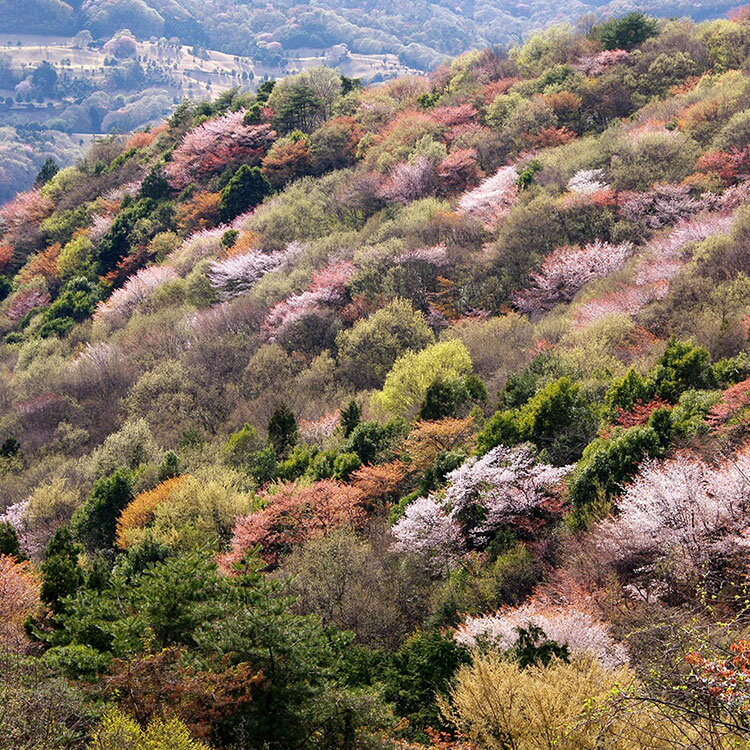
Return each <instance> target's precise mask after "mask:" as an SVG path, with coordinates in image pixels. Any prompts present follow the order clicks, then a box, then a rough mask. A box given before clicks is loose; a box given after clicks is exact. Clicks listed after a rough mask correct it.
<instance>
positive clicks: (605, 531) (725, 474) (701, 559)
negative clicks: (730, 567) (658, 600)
mask: <svg viewBox="0 0 750 750" xmlns="http://www.w3.org/2000/svg"><path fill="white" fill-rule="evenodd" d="M748 477H750V451H748V449H745V450H744V451H742V452H740V453H739V454H738V455H736V456H734V457H733V458H731V459H728V460H726V461H724V462H723V463H721V464H719V465H718V466H716V467H714V466H710V465H708V464H706V463H705V462H704V461H702V460H701V459H699V458H697V457H693V456H687V455H683V456H678V457H677V458H674V459H670V460H666V461H650V462H648V463H647V464H645V466H644V467H643V469H642V470H641V472H640V474H639V475H638V477H637V478H636V479H635V481H634V482H633V483H632V484H631V485H630V486H629V487H628V488H627V489H626V491H625V493H624V494H623V495H622V496H621V498H620V499H619V501H618V510H619V513H618V516H617V517H616V518H613V519H609V520H606V521H604V522H602V523H601V524H599V526H598V527H597V529H596V530H595V532H594V539H595V541H596V543H597V545H598V547H599V548H600V549H601V550H602V551H603V552H604V553H605V555H606V556H607V558H608V559H610V560H611V561H612V564H613V565H615V567H618V568H619V569H621V570H622V569H624V568H631V567H634V568H635V572H637V574H638V575H639V576H645V577H646V578H649V577H658V576H660V575H665V576H667V577H668V578H670V579H671V580H673V581H678V582H687V581H690V580H695V579H697V578H698V577H699V576H701V575H702V573H703V572H704V570H705V569H706V568H707V567H708V566H710V565H711V563H712V562H713V561H715V560H717V559H721V557H722V556H724V555H726V554H728V553H730V551H731V549H732V548H733V547H737V546H739V547H740V548H742V549H746V548H747V546H748V543H749V542H748V536H747V528H748V522H747V512H748V509H750V479H748ZM657 570H660V571H661V572H659V573H657V572H656V571H657Z"/></svg>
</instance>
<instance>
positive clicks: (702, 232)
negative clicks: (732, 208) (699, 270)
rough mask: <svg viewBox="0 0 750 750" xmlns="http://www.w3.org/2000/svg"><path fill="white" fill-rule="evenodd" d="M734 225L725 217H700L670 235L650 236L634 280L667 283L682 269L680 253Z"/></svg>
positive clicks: (644, 282)
mask: <svg viewBox="0 0 750 750" xmlns="http://www.w3.org/2000/svg"><path fill="white" fill-rule="evenodd" d="M733 222H734V217H733V216H731V215H729V214H722V213H712V214H701V215H700V216H696V217H695V218H693V219H689V220H684V221H681V222H680V223H679V224H677V226H676V227H675V228H674V229H673V230H672V231H670V232H667V233H665V234H660V235H658V236H656V237H654V238H653V239H652V240H651V241H650V242H649V243H648V245H647V246H646V251H647V252H646V254H645V256H644V258H643V260H642V261H641V263H640V264H639V266H638V268H637V269H636V272H635V276H634V281H635V283H636V284H639V285H645V284H653V283H655V282H663V281H669V280H670V279H671V278H673V277H674V276H675V274H676V273H677V271H679V269H680V268H681V267H682V266H683V264H684V262H685V258H684V257H683V250H684V249H685V248H686V247H687V246H688V245H690V244H692V243H695V242H703V240H705V239H707V238H708V237H712V236H714V235H717V234H726V233H727V232H728V231H729V230H730V228H731V226H732V223H733Z"/></svg>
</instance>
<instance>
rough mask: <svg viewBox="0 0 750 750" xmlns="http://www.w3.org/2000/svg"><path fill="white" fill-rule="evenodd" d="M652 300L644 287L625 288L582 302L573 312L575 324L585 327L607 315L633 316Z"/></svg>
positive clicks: (651, 295) (649, 291)
mask: <svg viewBox="0 0 750 750" xmlns="http://www.w3.org/2000/svg"><path fill="white" fill-rule="evenodd" d="M653 299H654V294H653V291H652V290H649V289H648V288H646V287H638V286H626V287H623V288H622V289H619V290H618V291H616V292H611V293H609V294H605V295H604V296H602V297H597V298H595V299H592V300H589V301H588V302H584V303H583V304H582V305H581V306H580V307H578V309H577V310H576V311H575V318H574V320H575V324H576V326H577V327H585V326H587V325H591V324H592V323H595V322H597V321H598V320H601V319H602V318H606V317H608V316H609V315H635V314H636V313H637V312H638V311H639V310H640V309H641V308H642V307H644V306H645V305H647V304H648V303H649V302H651V301H652V300H653Z"/></svg>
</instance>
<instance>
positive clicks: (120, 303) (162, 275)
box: [94, 265, 177, 326]
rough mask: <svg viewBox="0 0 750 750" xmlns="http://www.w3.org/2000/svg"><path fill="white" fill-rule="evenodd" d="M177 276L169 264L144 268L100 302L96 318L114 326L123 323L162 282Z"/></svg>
mask: <svg viewBox="0 0 750 750" xmlns="http://www.w3.org/2000/svg"><path fill="white" fill-rule="evenodd" d="M175 278H177V272H176V271H175V270H174V268H171V267H170V266H167V265H161V266H148V267H147V268H142V269H141V270H140V271H138V272H137V273H136V274H134V275H133V276H131V277H130V278H129V279H128V280H127V281H126V282H125V286H123V287H121V288H120V289H115V291H114V292H112V294H111V295H110V297H109V299H107V300H105V301H104V302H100V303H99V305H98V306H97V308H96V311H95V312H94V319H95V320H101V321H103V322H105V323H107V324H108V325H112V326H115V325H122V324H123V323H124V322H125V321H126V320H127V318H128V317H129V316H130V315H131V314H132V313H133V311H134V310H135V308H136V307H138V305H139V304H140V303H141V302H143V301H144V300H146V299H148V298H149V297H150V296H151V295H152V294H153V292H154V291H155V290H156V289H157V288H158V287H160V286H161V285H162V284H164V283H165V282H167V281H169V280H170V279H175Z"/></svg>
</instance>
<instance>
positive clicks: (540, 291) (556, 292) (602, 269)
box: [514, 240, 633, 313]
mask: <svg viewBox="0 0 750 750" xmlns="http://www.w3.org/2000/svg"><path fill="white" fill-rule="evenodd" d="M632 254H633V246H632V244H631V243H629V242H623V243H621V244H619V245H612V244H610V243H609V242H603V241H601V240H596V241H595V242H591V243H589V244H588V245H584V246H583V247H562V248H559V249H557V250H555V251H554V252H553V253H551V254H550V255H548V256H547V257H546V258H545V259H544V261H543V262H542V267H541V268H540V269H539V271H537V272H536V273H535V274H532V277H531V278H532V286H531V287H529V288H528V289H526V290H523V291H521V292H519V293H517V294H516V296H515V298H514V301H515V303H516V306H517V307H518V308H519V309H520V310H522V311H523V312H526V313H532V312H540V311H543V310H549V309H550V308H551V307H553V306H554V305H556V304H558V303H559V302H569V301H570V300H571V299H573V297H574V296H575V294H576V292H578V290H579V289H581V287H583V286H584V284H586V283H588V282H589V281H591V280H592V279H598V278H601V277H603V276H606V275H607V274H609V273H611V272H612V271H614V270H616V269H618V268H620V267H621V266H623V265H624V264H625V262H626V261H627V260H628V258H630V256H631V255H632Z"/></svg>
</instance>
